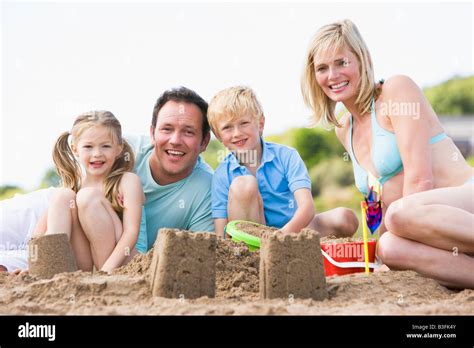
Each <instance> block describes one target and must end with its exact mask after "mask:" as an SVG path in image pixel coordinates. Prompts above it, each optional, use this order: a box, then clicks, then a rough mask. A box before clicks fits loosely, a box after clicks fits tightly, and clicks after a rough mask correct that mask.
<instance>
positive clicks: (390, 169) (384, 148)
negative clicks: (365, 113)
mask: <svg viewBox="0 0 474 348" xmlns="http://www.w3.org/2000/svg"><path fill="white" fill-rule="evenodd" d="M370 118H371V126H372V161H373V163H374V166H375V169H376V170H377V173H378V174H379V175H380V177H379V178H377V179H378V181H379V182H380V185H383V184H384V183H385V182H387V181H388V180H390V179H391V178H392V177H394V176H395V175H397V174H398V173H400V172H401V171H402V169H403V163H402V159H401V157H400V151H399V150H398V146H397V139H396V137H395V134H394V133H392V132H389V131H387V130H385V129H383V128H382V127H380V125H379V124H378V122H377V118H376V117H375V102H374V99H372V110H371V113H370ZM349 119H350V128H349V155H350V156H351V161H352V167H353V169H354V177H355V184H356V186H357V188H358V189H359V191H360V192H362V193H363V194H364V195H367V194H368V191H369V189H368V172H367V171H366V170H365V169H364V168H362V167H361V166H360V165H359V163H358V162H357V159H356V158H355V155H354V150H353V148H352V115H351V116H350V118H349ZM446 137H447V135H446V133H444V132H443V133H440V134H437V135H435V136H434V137H432V138H431V139H430V144H435V143H437V142H438V141H441V140H443V139H444V138H446Z"/></svg>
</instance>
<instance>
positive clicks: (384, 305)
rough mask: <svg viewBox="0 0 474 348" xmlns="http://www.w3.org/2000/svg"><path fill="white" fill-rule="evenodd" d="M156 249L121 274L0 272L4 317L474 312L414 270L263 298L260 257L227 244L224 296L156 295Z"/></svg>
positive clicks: (219, 282) (464, 295) (221, 249)
mask: <svg viewBox="0 0 474 348" xmlns="http://www.w3.org/2000/svg"><path fill="white" fill-rule="evenodd" d="M152 253H153V250H150V251H149V252H148V253H147V254H141V255H137V256H136V257H135V258H134V259H133V260H132V261H131V262H130V263H129V264H128V265H126V266H124V267H122V268H119V269H117V270H116V271H115V272H114V273H113V274H110V275H109V274H105V273H102V272H98V273H94V274H91V273H87V272H80V271H78V272H73V273H61V274H57V275H55V276H54V277H53V278H51V279H38V278H35V277H32V276H31V275H28V274H23V275H19V276H12V275H8V274H6V273H0V313H1V314H8V315H20V314H35V315H36V314H40V315H369V314H375V315H385V314H390V315H472V314H474V290H462V291H457V290H450V289H447V288H445V287H443V286H441V285H439V284H438V283H437V282H436V281H434V280H431V279H427V278H425V277H423V276H421V275H419V274H417V273H415V272H411V271H403V272H401V271H390V272H378V273H374V274H369V275H366V274H364V273H356V274H350V275H346V276H332V277H327V278H326V280H327V289H328V294H329V296H328V299H326V300H324V301H315V300H311V299H293V298H289V299H277V300H261V299H260V296H259V276H258V268H259V252H258V251H257V252H250V251H249V250H248V249H247V247H246V246H245V245H243V244H235V243H234V242H232V241H228V240H227V241H222V240H221V241H219V243H218V245H217V258H216V297H215V298H207V297H201V298H198V299H194V300H191V299H186V298H180V299H166V298H161V297H153V296H152V295H151V290H150V285H149V280H148V270H149V267H150V263H151V259H152Z"/></svg>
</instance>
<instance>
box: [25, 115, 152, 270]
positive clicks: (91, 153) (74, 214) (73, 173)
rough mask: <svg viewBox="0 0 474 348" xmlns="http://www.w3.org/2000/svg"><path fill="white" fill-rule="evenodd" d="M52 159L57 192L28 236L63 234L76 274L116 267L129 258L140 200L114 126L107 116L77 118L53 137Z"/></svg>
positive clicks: (135, 236) (125, 145) (131, 162)
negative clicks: (59, 184) (67, 239)
mask: <svg viewBox="0 0 474 348" xmlns="http://www.w3.org/2000/svg"><path fill="white" fill-rule="evenodd" d="M69 140H70V141H69ZM53 159H54V163H55V165H56V169H57V172H58V174H59V176H60V177H61V180H62V188H59V189H57V190H56V192H55V193H54V194H53V197H52V198H51V200H50V203H49V206H48V209H47V212H46V213H45V214H44V215H43V216H42V218H41V219H40V221H39V222H38V225H37V226H36V229H35V232H34V235H36V236H37V235H42V234H53V233H66V234H67V235H68V236H69V237H70V242H71V246H72V248H73V251H74V254H75V257H76V262H77V265H78V267H79V269H81V270H84V271H91V270H92V268H93V266H95V268H96V269H98V270H102V271H106V272H110V271H112V270H113V269H114V268H116V267H119V266H122V265H123V264H124V263H126V262H127V260H129V259H130V256H132V255H133V254H134V253H135V251H134V250H135V249H134V247H135V243H136V241H137V239H138V233H139V228H140V221H141V216H142V206H143V204H144V200H145V198H144V194H143V190H142V186H141V183H140V179H139V177H138V176H137V175H136V174H134V173H132V172H131V171H132V170H133V166H134V162H135V159H134V155H133V151H132V149H131V148H130V146H129V144H128V143H127V142H126V141H125V140H124V139H123V138H122V130H121V126H120V123H119V121H118V120H117V119H116V118H115V116H114V115H113V114H112V113H111V112H108V111H93V112H89V113H85V114H83V115H80V116H79V117H78V118H77V119H76V121H75V122H74V125H73V127H72V130H71V132H64V133H63V134H61V136H60V137H59V138H58V140H57V142H56V144H55V147H54V150H53ZM81 165H82V168H81ZM82 169H83V170H82Z"/></svg>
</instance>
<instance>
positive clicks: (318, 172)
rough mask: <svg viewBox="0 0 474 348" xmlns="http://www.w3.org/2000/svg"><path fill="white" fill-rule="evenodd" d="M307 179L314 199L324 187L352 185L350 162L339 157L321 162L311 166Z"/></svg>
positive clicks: (352, 176)
mask: <svg viewBox="0 0 474 348" xmlns="http://www.w3.org/2000/svg"><path fill="white" fill-rule="evenodd" d="M309 177H310V179H311V191H312V193H313V196H314V197H316V196H318V195H319V194H320V193H321V192H322V190H323V189H324V188H325V187H330V186H339V187H345V186H352V185H354V174H353V171H352V165H351V162H348V161H344V160H343V159H342V158H339V157H333V158H329V159H326V160H323V161H322V162H320V163H319V164H317V165H316V166H313V167H312V168H311V169H310V170H309Z"/></svg>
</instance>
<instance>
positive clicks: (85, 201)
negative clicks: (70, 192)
mask: <svg viewBox="0 0 474 348" xmlns="http://www.w3.org/2000/svg"><path fill="white" fill-rule="evenodd" d="M103 196H104V194H103V193H102V191H101V190H99V189H96V188H92V187H86V188H83V189H81V190H79V192H78V193H77V194H76V202H77V206H78V208H79V209H85V208H88V207H90V206H95V205H97V203H100V202H101V201H102V198H103Z"/></svg>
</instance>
